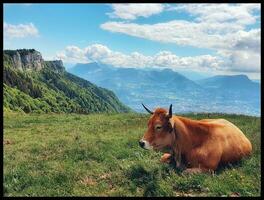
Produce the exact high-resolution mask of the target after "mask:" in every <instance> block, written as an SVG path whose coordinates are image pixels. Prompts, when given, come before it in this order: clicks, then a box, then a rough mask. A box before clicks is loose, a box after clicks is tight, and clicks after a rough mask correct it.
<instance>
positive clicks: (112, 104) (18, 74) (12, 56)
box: [3, 49, 131, 113]
mask: <svg viewBox="0 0 264 200" xmlns="http://www.w3.org/2000/svg"><path fill="white" fill-rule="evenodd" d="M3 60H4V71H3V72H4V73H3V75H4V76H3V84H4V107H5V108H9V109H11V110H23V111H24V112H27V113H28V112H66V113H71V112H74V113H94V112H128V111H130V110H131V109H130V108H128V107H127V106H125V105H123V104H122V103H121V102H120V101H119V100H118V98H117V97H116V96H115V94H114V93H113V92H112V91H110V90H107V89H104V88H101V87H97V86H96V85H95V84H92V83H91V82H89V81H87V80H84V79H82V78H80V77H77V76H75V75H73V74H70V73H68V72H66V71H65V68H64V66H63V63H62V61H60V60H56V61H44V60H43V58H42V56H41V54H40V53H39V52H38V51H36V50H34V49H20V50H4V52H3Z"/></svg>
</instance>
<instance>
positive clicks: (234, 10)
mask: <svg viewBox="0 0 264 200" xmlns="http://www.w3.org/2000/svg"><path fill="white" fill-rule="evenodd" d="M163 11H171V12H185V13H187V14H189V15H190V16H192V17H193V18H192V19H191V20H171V21H167V22H161V23H156V24H137V23H131V22H127V21H126V22H125V21H121V22H120V21H119V22H117V21H109V22H105V23H103V24H101V28H102V29H104V30H107V31H110V32H118V33H123V34H127V35H130V36H134V37H139V38H144V39H148V40H152V41H157V42H161V43H174V44H176V45H179V46H186V45H188V46H192V47H194V48H206V49H211V50H212V51H215V52H216V54H217V55H218V56H217V57H218V58H221V59H220V60H222V61H221V62H217V63H218V64H214V66H216V67H219V66H220V63H221V67H222V69H223V70H229V71H241V72H244V71H252V72H253V71H254V72H257V71H258V72H260V28H258V27H256V26H254V27H255V28H252V29H250V30H249V29H248V28H247V27H248V25H256V22H257V20H258V19H259V17H260V16H259V11H260V4H170V5H169V6H168V5H167V6H166V7H165V9H163ZM175 56H176V55H170V56H168V55H167V57H166V59H168V60H167V61H166V62H168V63H169V62H171V60H173V64H175V62H174V61H175V60H177V62H179V59H176V57H175ZM211 57H212V58H215V56H211ZM166 59H164V62H165V60H166ZM190 59H191V58H189V60H190ZM183 60H184V62H187V61H188V59H187V58H185V59H183ZM218 60H219V59H218ZM196 61H197V60H196ZM158 62H159V61H158V60H157V62H156V63H158ZM196 63H197V62H196ZM200 63H202V61H200ZM173 64H171V65H173ZM205 64H206V63H205Z"/></svg>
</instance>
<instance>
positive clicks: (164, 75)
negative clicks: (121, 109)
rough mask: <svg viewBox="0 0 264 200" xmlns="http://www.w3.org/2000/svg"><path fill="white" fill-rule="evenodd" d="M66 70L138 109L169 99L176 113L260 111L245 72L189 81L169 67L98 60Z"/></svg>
mask: <svg viewBox="0 0 264 200" xmlns="http://www.w3.org/2000/svg"><path fill="white" fill-rule="evenodd" d="M68 71H69V72H71V73H73V74H75V75H77V76H80V77H82V78H84V79H86V80H90V81H91V82H93V83H95V84H97V85H99V86H101V87H105V88H108V89H111V90H113V91H114V92H115V93H116V95H117V96H118V98H119V99H120V100H121V101H122V102H124V103H125V104H126V105H128V106H129V107H131V108H133V109H134V110H136V111H139V112H144V108H142V106H141V103H145V104H146V105H147V106H148V107H149V108H150V109H154V108H156V107H158V106H162V107H168V106H169V105H170V104H171V103H172V104H173V105H174V111H175V112H177V113H186V112H224V113H238V114H248V115H260V84H259V83H255V82H253V81H251V80H250V79H248V77H247V76H245V75H238V76H214V77H209V78H204V79H201V80H195V81H193V80H190V79H188V78H186V77H185V76H184V75H182V74H181V73H178V72H175V71H173V70H171V69H162V70H161V69H150V68H148V69H140V68H120V67H114V66H110V65H104V64H101V63H86V64H76V65H75V66H74V67H71V68H69V69H68ZM190 75H191V76H194V77H195V78H198V77H199V75H200V77H202V75H201V74H189V76H190ZM206 76H207V75H206Z"/></svg>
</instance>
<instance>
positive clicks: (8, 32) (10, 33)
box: [4, 22, 39, 38]
mask: <svg viewBox="0 0 264 200" xmlns="http://www.w3.org/2000/svg"><path fill="white" fill-rule="evenodd" d="M37 36H39V31H38V29H37V28H36V27H35V26H34V24H32V23H29V24H18V25H13V24H8V23H6V22H4V37H6V38H25V37H37Z"/></svg>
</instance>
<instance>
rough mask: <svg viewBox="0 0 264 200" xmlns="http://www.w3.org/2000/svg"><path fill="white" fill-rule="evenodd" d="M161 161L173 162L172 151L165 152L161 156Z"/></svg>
mask: <svg viewBox="0 0 264 200" xmlns="http://www.w3.org/2000/svg"><path fill="white" fill-rule="evenodd" d="M160 161H161V162H163V163H170V162H171V154H170V153H164V154H163V156H161V159H160Z"/></svg>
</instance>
